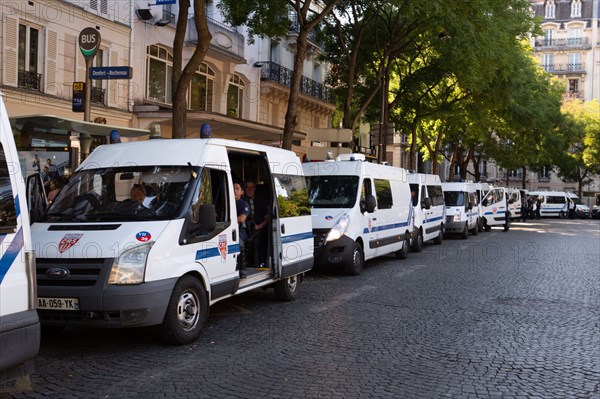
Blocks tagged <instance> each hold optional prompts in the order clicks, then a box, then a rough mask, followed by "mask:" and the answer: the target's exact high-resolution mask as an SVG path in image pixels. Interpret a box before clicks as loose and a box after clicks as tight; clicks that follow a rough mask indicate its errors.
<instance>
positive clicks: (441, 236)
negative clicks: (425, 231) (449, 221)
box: [433, 224, 445, 245]
mask: <svg viewBox="0 0 600 399" xmlns="http://www.w3.org/2000/svg"><path fill="white" fill-rule="evenodd" d="M444 233H445V232H444V225H443V224H442V225H441V226H440V232H439V234H438V235H437V237H435V238H434V239H433V243H434V244H437V245H439V244H441V243H442V241H444Z"/></svg>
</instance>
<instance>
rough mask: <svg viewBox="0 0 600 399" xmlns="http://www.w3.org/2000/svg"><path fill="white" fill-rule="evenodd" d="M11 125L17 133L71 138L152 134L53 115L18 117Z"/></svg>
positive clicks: (145, 131)
mask: <svg viewBox="0 0 600 399" xmlns="http://www.w3.org/2000/svg"><path fill="white" fill-rule="evenodd" d="M10 125H11V127H12V128H13V130H16V131H17V132H24V133H28V134H31V133H44V134H60V135H67V136H70V135H74V134H75V133H79V134H88V135H91V136H110V132H111V131H112V130H118V132H119V135H120V136H121V137H143V136H148V135H149V134H150V132H149V131H148V130H145V129H134V128H129V127H123V126H111V125H104V124H100V123H92V122H84V121H78V120H73V119H66V118H62V117H58V116H52V115H26V116H16V117H13V118H10Z"/></svg>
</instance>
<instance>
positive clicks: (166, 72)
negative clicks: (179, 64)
mask: <svg viewBox="0 0 600 399" xmlns="http://www.w3.org/2000/svg"><path fill="white" fill-rule="evenodd" d="M146 58H147V64H146V85H147V87H146V96H147V98H148V99H151V100H155V101H158V102H161V103H165V104H171V96H172V94H171V92H172V90H171V75H172V74H173V55H172V54H171V53H170V52H169V51H168V50H167V49H165V48H164V47H160V46H155V45H152V46H148V48H147V52H146Z"/></svg>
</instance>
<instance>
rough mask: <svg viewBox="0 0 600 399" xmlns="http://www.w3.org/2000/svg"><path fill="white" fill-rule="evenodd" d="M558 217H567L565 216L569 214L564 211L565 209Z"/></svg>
mask: <svg viewBox="0 0 600 399" xmlns="http://www.w3.org/2000/svg"><path fill="white" fill-rule="evenodd" d="M558 217H559V218H561V219H565V218H566V217H567V214H566V213H564V212H563V211H561V212H560V213H559V214H558Z"/></svg>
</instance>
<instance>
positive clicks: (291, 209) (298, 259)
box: [272, 168, 314, 278]
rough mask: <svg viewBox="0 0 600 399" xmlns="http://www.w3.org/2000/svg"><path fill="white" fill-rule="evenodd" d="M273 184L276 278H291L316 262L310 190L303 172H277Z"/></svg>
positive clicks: (308, 268) (274, 174)
mask: <svg viewBox="0 0 600 399" xmlns="http://www.w3.org/2000/svg"><path fill="white" fill-rule="evenodd" d="M298 170H299V171H300V173H301V172H302V169H301V168H299V169H298ZM273 187H274V190H275V196H276V198H277V201H276V206H275V208H276V209H275V210H274V212H275V213H276V214H277V217H276V218H274V220H273V222H272V223H273V230H274V234H273V247H274V252H273V253H274V256H275V259H274V263H275V278H287V277H290V276H293V275H296V274H299V273H302V272H305V271H308V270H310V269H311V268H312V264H313V250H312V248H313V245H314V243H313V233H312V221H311V214H310V205H309V204H308V190H307V188H306V180H305V178H304V176H303V175H302V174H296V175H293V174H282V173H273Z"/></svg>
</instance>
